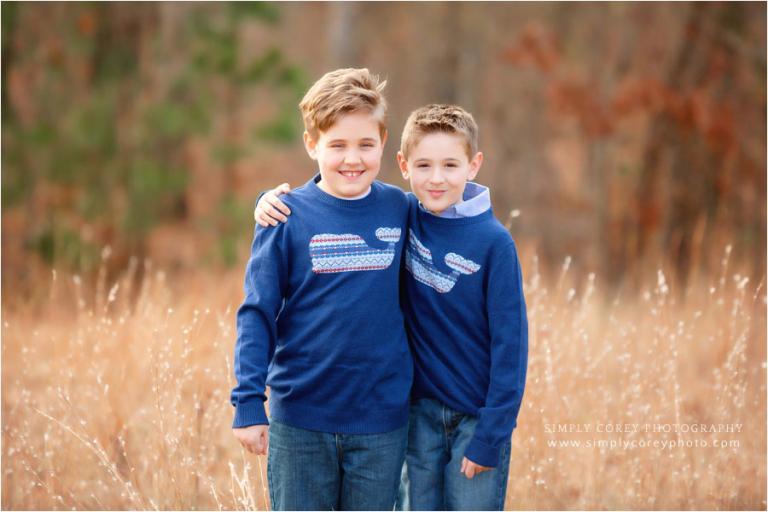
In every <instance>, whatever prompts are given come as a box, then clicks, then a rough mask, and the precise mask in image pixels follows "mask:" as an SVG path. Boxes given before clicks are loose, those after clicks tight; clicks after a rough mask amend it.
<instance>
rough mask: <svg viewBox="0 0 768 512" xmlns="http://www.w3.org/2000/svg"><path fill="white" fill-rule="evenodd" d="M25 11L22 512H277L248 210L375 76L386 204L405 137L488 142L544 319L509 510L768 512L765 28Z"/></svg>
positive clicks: (18, 172)
mask: <svg viewBox="0 0 768 512" xmlns="http://www.w3.org/2000/svg"><path fill="white" fill-rule="evenodd" d="M0 9H1V10H2V12H1V15H2V297H3V301H2V311H1V312H0V313H1V314H2V324H0V329H1V332H2V375H1V376H0V377H1V379H2V382H1V384H2V397H1V398H2V411H1V412H2V442H0V446H1V449H2V469H1V473H2V486H1V488H0V493H1V494H2V499H1V500H0V501H1V506H2V508H3V509H4V510H5V509H7V510H12V509H13V510H31V509H57V510H59V509H67V510H69V509H78V510H84V509H98V510H117V509H130V510H147V509H151V510H177V509H179V510H231V509H239V510H254V509H267V508H268V506H269V500H268V497H267V494H268V493H267V484H266V476H265V468H266V460H265V458H264V457H255V456H250V455H247V454H246V453H245V452H244V451H243V450H242V449H241V447H240V446H239V445H238V443H237V442H236V440H235V439H234V436H233V435H232V433H231V421H232V414H233V410H232V406H231V404H230V403H229V394H230V390H231V389H232V387H233V386H234V376H233V372H232V366H231V365H232V356H233V347H234V341H235V337H236V333H235V332H234V330H235V311H236V309H237V307H238V306H239V304H240V302H241V301H242V283H243V269H244V265H245V262H246V259H247V257H248V254H249V251H248V249H249V244H250V241H251V238H252V234H253V226H254V221H253V216H252V212H253V207H254V201H255V199H256V197H257V195H258V193H259V192H260V191H262V190H265V189H268V188H271V187H273V186H275V185H277V184H279V183H282V182H284V181H287V182H289V183H290V184H291V185H292V186H294V187H296V186H299V185H301V184H303V183H304V182H306V181H307V179H309V177H310V176H311V175H312V174H313V172H314V168H313V164H312V161H311V160H310V159H309V158H308V157H307V156H306V154H305V152H304V149H303V147H302V145H301V143H300V140H301V132H302V126H301V120H300V116H299V112H298V109H297V107H296V105H297V103H298V101H299V99H300V98H301V97H302V96H303V94H304V91H305V90H306V89H307V87H308V86H309V85H310V84H311V83H313V82H314V81H315V80H316V79H317V78H319V77H320V76H322V75H323V74H324V73H325V72H327V71H329V70H331V69H335V68H338V67H350V66H354V67H363V66H365V67H368V68H370V69H371V70H372V71H373V72H375V73H377V74H379V75H381V76H382V77H383V78H385V79H386V80H387V81H388V84H387V88H386V95H387V97H388V99H389V103H390V110H389V126H390V139H389V143H388V144H387V147H386V151H385V155H384V162H383V166H382V169H383V170H382V173H381V175H380V177H381V179H383V180H384V181H387V182H390V183H393V184H395V185H398V186H401V187H404V188H405V187H406V186H407V184H406V182H405V181H403V180H402V178H401V177H400V175H399V173H398V172H397V170H396V165H395V153H396V151H397V146H398V142H399V138H400V131H401V127H402V125H403V123H404V122H405V119H406V117H407V116H408V114H409V112H410V111H411V110H412V109H415V108H417V107H419V106H421V105H423V104H426V103H429V102H452V103H459V104H461V105H463V106H464V107H466V108H467V109H468V110H470V111H471V112H472V113H473V114H474V115H475V118H476V119H477V121H478V124H479V126H480V147H481V149H482V150H483V151H484V153H485V164H484V166H483V168H482V170H481V172H480V174H479V176H478V181H479V182H480V183H483V184H485V185H489V186H490V187H491V191H492V200H493V204H494V210H495V213H496V215H497V217H498V218H499V219H500V220H501V221H502V222H503V223H504V224H506V225H507V227H508V228H509V229H510V231H511V233H512V235H513V236H514V238H515V239H516V241H517V247H518V250H519V253H520V262H521V265H522V269H523V277H524V291H525V295H526V303H527V308H528V319H529V364H528V377H527V385H526V391H525V398H524V400H523V406H522V409H521V411H520V417H519V420H518V428H517V429H516V430H515V433H514V435H513V451H512V458H513V461H514V464H512V465H511V467H510V476H509V491H508V493H507V501H506V504H505V506H506V508H507V509H521V510H564V509H573V510H611V509H616V510H656V509H658V510H675V509H694V510H695V509H700V510H742V509H743V510H758V509H762V510H765V509H766V507H767V506H768V505H766V487H765V482H766V411H767V409H766V301H767V300H768V299H767V298H766V291H765V290H766V289H765V272H766V268H765V267H766V4H765V3H764V2H723V3H719V2H717V3H715V2H697V3H692V2H688V3H684V2H674V3H672V2H670V3H664V2H648V3H646V2H643V3H632V2H617V3H609V2H600V3H589V2H568V3H543V2H542V3H539V2H536V3H522V2H521V3H518V2H515V3H500V2H489V3H463V2H450V3H441V2H428V3H407V2H398V3H388V2H375V3H355V2H345V3H319V2H318V3H280V4H278V3H207V2H194V3H192V2H190V3H184V2H173V3H171V2H168V3H158V2H141V3H132V2H109V3H107V2H105V3H90V2H89V3H63V2H62V3H58V2H57V3H43V2H34V3H32V2H30V3H26V2H13V3H11V2H2V4H0ZM574 424H585V425H591V426H592V427H593V428H594V427H595V426H596V425H600V424H617V425H621V424H654V425H657V424H661V425H691V424H693V425H696V424H704V425H738V426H739V431H738V432H732V433H730V434H722V433H717V432H715V433H711V432H694V433H691V432H688V433H680V432H676V431H671V432H666V431H665V432H663V433H653V432H651V433H650V434H644V433H640V434H636V435H632V434H629V433H627V434H625V433H623V432H622V433H618V432H614V433H612V434H603V435H602V436H601V438H600V439H597V441H602V442H611V443H616V446H620V448H618V449H611V448H610V447H608V448H606V447H605V445H601V446H597V445H592V446H587V445H586V444H578V443H579V442H581V441H585V442H586V441H594V440H595V439H592V434H588V433H584V434H576V433H568V432H566V433H562V431H556V432H553V431H552V426H558V425H565V426H568V425H574ZM593 432H594V430H593ZM624 441H630V442H633V443H638V442H661V441H666V442H675V443H677V444H676V446H677V447H676V448H675V449H661V448H657V447H653V446H652V447H646V448H638V449H627V448H626V447H625V445H622V444H620V443H621V442H624ZM561 443H563V444H561ZM573 443H577V444H578V446H577V445H574V444H573ZM694 443H695V445H694ZM702 443H703V445H702ZM716 443H721V444H719V445H718V444H716ZM668 446H669V445H668Z"/></svg>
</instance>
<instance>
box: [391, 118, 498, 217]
mask: <svg viewBox="0 0 768 512" xmlns="http://www.w3.org/2000/svg"><path fill="white" fill-rule="evenodd" d="M397 162H398V165H399V166H400V172H401V173H402V174H403V178H405V179H407V180H409V181H410V183H411V190H412V191H413V193H414V194H416V197H417V198H418V199H419V201H421V204H423V205H424V207H425V208H426V209H427V210H429V211H431V212H432V213H436V214H440V213H442V212H444V211H445V210H446V209H447V208H449V207H451V206H453V205H454V204H456V203H458V202H460V201H461V199H462V196H463V194H464V187H465V185H466V184H467V181H469V180H472V179H474V178H475V176H476V175H477V172H478V171H479V170H480V166H481V165H482V163H483V154H482V153H480V152H478V153H477V154H475V155H474V156H473V157H472V159H469V158H468V156H467V146H466V143H465V139H464V137H462V136H461V135H457V134H452V133H445V132H434V133H429V134H426V135H424V136H423V137H422V138H421V140H420V141H419V142H418V143H417V144H416V145H415V146H414V147H413V148H412V149H411V151H410V152H409V155H408V158H407V159H406V158H405V156H404V155H403V153H402V152H398V154H397Z"/></svg>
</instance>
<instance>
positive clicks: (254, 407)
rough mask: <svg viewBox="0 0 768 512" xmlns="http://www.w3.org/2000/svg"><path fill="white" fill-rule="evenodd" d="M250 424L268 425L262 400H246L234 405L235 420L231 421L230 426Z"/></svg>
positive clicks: (241, 426)
mask: <svg viewBox="0 0 768 512" xmlns="http://www.w3.org/2000/svg"><path fill="white" fill-rule="evenodd" d="M251 425H269V420H268V419H267V414H266V413H265V412H264V402H262V401H256V402H246V403H244V404H237V405H236V406H235V421H234V422H232V428H244V427H250V426H251Z"/></svg>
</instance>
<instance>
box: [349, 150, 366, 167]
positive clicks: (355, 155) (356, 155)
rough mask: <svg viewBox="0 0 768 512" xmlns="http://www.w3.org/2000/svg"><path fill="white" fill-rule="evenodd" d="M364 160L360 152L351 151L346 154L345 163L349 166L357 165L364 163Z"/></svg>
mask: <svg viewBox="0 0 768 512" xmlns="http://www.w3.org/2000/svg"><path fill="white" fill-rule="evenodd" d="M362 161H363V159H362V157H361V156H360V152H358V151H356V150H354V149H350V150H349V151H347V152H346V153H344V163H345V164H347V165H357V164H360V163H362Z"/></svg>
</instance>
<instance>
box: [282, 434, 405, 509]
mask: <svg viewBox="0 0 768 512" xmlns="http://www.w3.org/2000/svg"><path fill="white" fill-rule="evenodd" d="M407 438H408V427H402V428H400V429H398V430H395V431H393V432H387V433H384V434H330V433H326V432H314V431H312V430H305V429H303V428H297V427H292V426H290V425H286V424H285V423H281V422H279V421H275V420H271V423H270V425H269V454H268V455H267V479H268V480H269V499H270V501H271V502H272V510H392V509H393V508H394V505H395V500H396V498H397V489H398V485H399V480H400V471H401V468H402V466H403V460H404V459H405V446H406V442H407Z"/></svg>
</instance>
